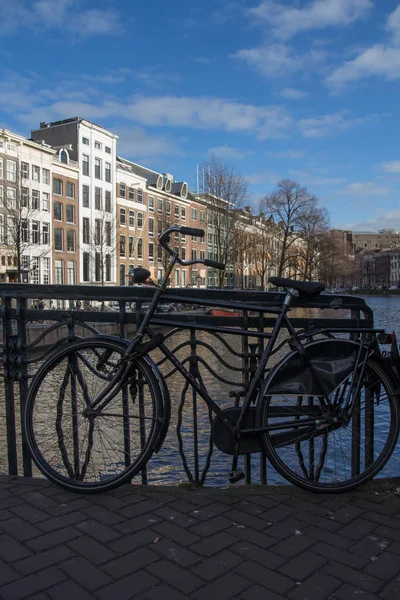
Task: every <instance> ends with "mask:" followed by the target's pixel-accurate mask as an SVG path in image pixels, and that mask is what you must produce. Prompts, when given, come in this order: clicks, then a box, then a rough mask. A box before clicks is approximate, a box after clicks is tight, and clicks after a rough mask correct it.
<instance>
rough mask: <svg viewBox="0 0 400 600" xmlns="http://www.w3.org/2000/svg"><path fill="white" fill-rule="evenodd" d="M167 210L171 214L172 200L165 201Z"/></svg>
mask: <svg viewBox="0 0 400 600" xmlns="http://www.w3.org/2000/svg"><path fill="white" fill-rule="evenodd" d="M165 212H166V213H167V215H170V214H171V202H170V201H169V200H167V201H166V203H165Z"/></svg>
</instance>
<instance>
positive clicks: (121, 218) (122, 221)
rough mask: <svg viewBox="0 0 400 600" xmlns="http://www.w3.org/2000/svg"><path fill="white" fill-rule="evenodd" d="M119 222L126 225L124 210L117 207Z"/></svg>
mask: <svg viewBox="0 0 400 600" xmlns="http://www.w3.org/2000/svg"><path fill="white" fill-rule="evenodd" d="M119 224H120V225H126V210H125V208H120V209H119Z"/></svg>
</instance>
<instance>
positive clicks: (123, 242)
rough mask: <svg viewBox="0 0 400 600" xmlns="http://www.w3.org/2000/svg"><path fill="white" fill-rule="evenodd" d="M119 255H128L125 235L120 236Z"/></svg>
mask: <svg viewBox="0 0 400 600" xmlns="http://www.w3.org/2000/svg"><path fill="white" fill-rule="evenodd" d="M119 255H120V256H122V257H124V256H125V255H126V238H125V236H124V235H120V236H119Z"/></svg>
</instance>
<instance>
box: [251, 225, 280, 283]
mask: <svg viewBox="0 0 400 600" xmlns="http://www.w3.org/2000/svg"><path fill="white" fill-rule="evenodd" d="M274 227H276V225H275V223H274V220H273V218H272V217H270V218H269V219H266V218H265V216H264V215H263V214H261V215H260V216H259V217H256V219H255V221H254V227H253V231H252V232H251V233H250V234H249V240H248V243H249V245H250V255H251V262H252V264H253V266H254V269H255V272H256V273H257V275H258V277H259V279H260V289H261V290H265V288H266V285H267V280H268V276H269V274H271V272H272V271H273V270H274V269H275V267H276V263H275V258H276V257H275V253H276V246H277V244H276V239H275V236H274V232H273V228H274Z"/></svg>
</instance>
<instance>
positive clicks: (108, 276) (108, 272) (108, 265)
mask: <svg viewBox="0 0 400 600" xmlns="http://www.w3.org/2000/svg"><path fill="white" fill-rule="evenodd" d="M106 281H111V256H110V255H109V254H106Z"/></svg>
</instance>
